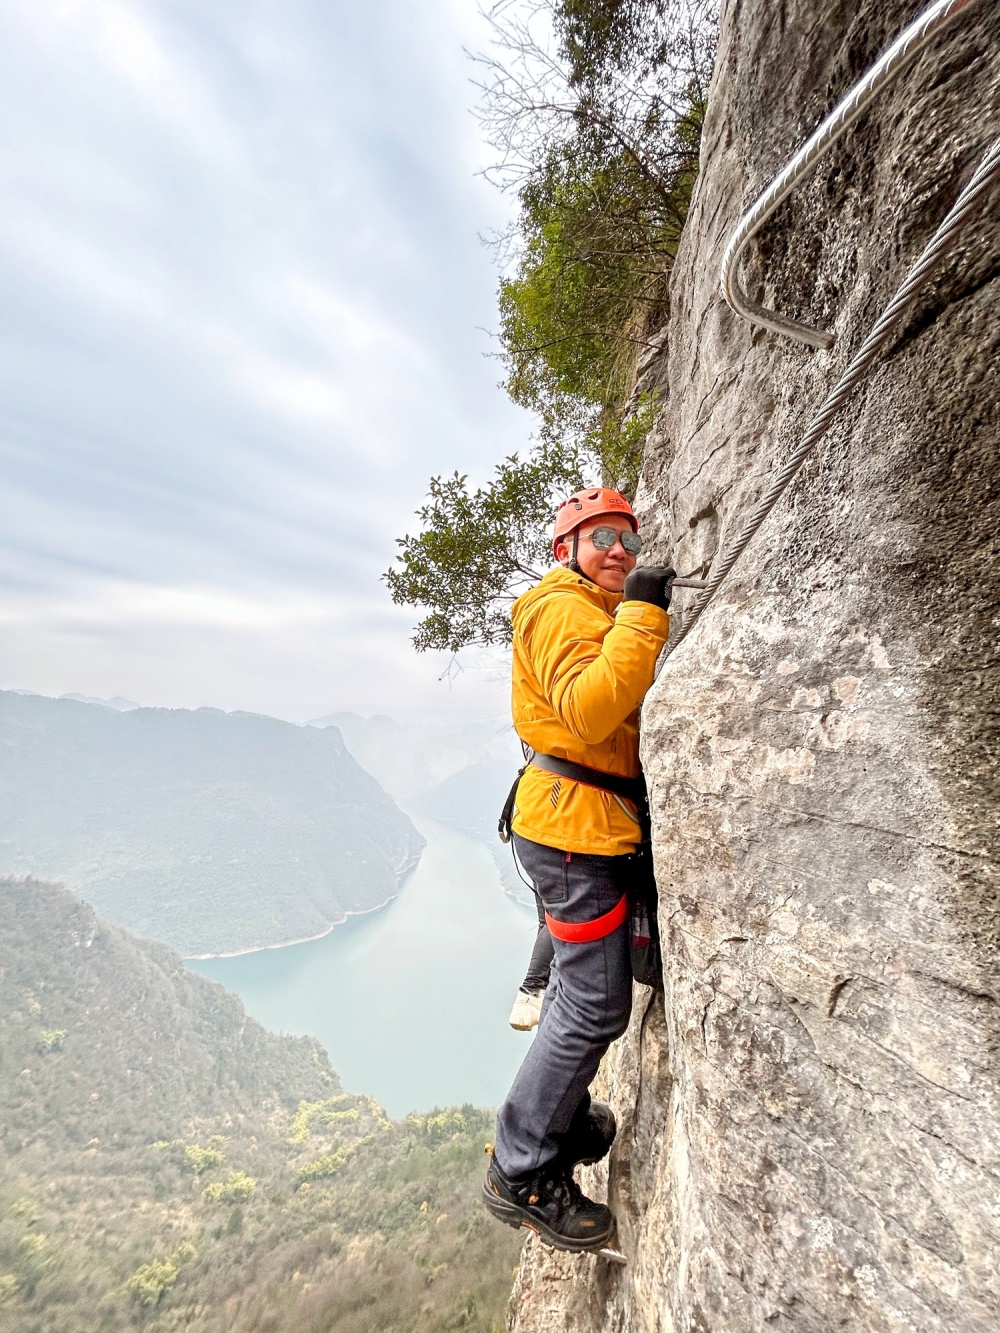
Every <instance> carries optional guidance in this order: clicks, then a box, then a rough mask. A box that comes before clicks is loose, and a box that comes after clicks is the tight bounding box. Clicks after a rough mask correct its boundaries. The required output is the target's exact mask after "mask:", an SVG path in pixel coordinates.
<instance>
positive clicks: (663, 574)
mask: <svg viewBox="0 0 1000 1333" xmlns="http://www.w3.org/2000/svg"><path fill="white" fill-rule="evenodd" d="M676 577H677V570H676V569H668V568H667V566H666V565H641V566H640V567H639V568H638V569H633V570H632V573H631V574H630V575H629V576H628V578H627V579H626V580H625V600H626V602H649V604H650V605H651V606H658V607H659V608H660V609H661V610H662V611H666V610H667V608H668V607H669V606H670V593H671V591H672V589H673V586H674V579H675V578H676Z"/></svg>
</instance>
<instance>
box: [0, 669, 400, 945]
mask: <svg viewBox="0 0 1000 1333" xmlns="http://www.w3.org/2000/svg"><path fill="white" fill-rule="evenodd" d="M0 747H2V753H3V756H4V762H3V764H2V765H0V815H2V818H0V874H8V875H10V874H13V875H25V874H27V875H34V876H37V877H39V878H43V879H51V880H60V881H61V882H63V883H65V884H66V885H67V887H68V888H70V889H72V890H74V891H75V892H77V893H79V894H80V895H81V896H82V897H84V898H85V899H86V900H87V901H88V902H90V903H92V904H93V905H94V907H95V908H96V909H97V910H98V911H99V912H100V913H101V914H102V915H103V916H105V917H106V918H107V919H109V920H111V921H114V922H115V923H116V924H118V925H122V926H126V927H127V928H128V929H129V930H132V931H135V932H136V934H138V935H142V936H145V937H149V938H153V939H160V940H164V941H166V942H167V943H168V944H170V945H172V946H173V947H174V948H176V949H178V950H179V951H180V952H181V953H182V954H185V955H186V956H189V957H192V956H196V955H203V954H212V953H229V952H236V951H238V950H241V949H250V948H260V947H262V946H265V945H271V944H281V943H287V942H288V941H290V940H296V939H303V938H307V937H311V936H314V935H318V934H321V933H322V932H323V931H325V930H327V929H329V927H330V926H331V925H333V924H334V923H336V922H338V921H342V920H343V919H344V916H345V914H346V913H348V912H364V911H370V910H371V909H372V908H375V907H380V906H381V905H382V904H383V903H385V902H387V901H388V900H389V899H390V898H391V897H392V896H393V895H394V894H395V893H396V891H397V889H398V887H399V883H400V880H401V878H402V876H403V875H404V874H405V872H406V871H407V870H408V869H409V868H410V867H411V866H412V865H413V864H414V863H415V861H416V859H417V857H418V856H419V853H420V848H421V847H422V845H423V840H422V839H421V837H420V835H419V834H418V833H417V831H416V830H415V829H414V827H413V825H412V824H411V823H410V820H409V819H408V818H407V816H406V815H405V814H403V812H402V811H401V810H400V809H399V808H398V807H397V806H396V804H395V802H394V801H393V800H392V799H391V797H389V796H387V795H386V793H385V792H384V791H383V790H382V789H381V788H380V787H379V785H378V783H377V782H376V781H375V780H374V778H372V777H370V776H369V774H368V773H366V772H365V771H364V770H363V769H362V768H361V767H360V766H359V765H358V764H357V763H356V762H355V760H354V759H353V758H352V757H351V755H350V754H349V753H348V752H347V750H346V749H345V748H344V745H343V743H342V741H341V739H340V736H339V734H338V732H336V731H335V730H326V731H319V730H317V729H316V728H313V727H296V726H292V725H291V724H290V723H287V722H279V721H278V720H277V719H275V718H269V717H260V716H257V715H254V714H250V713H223V712H221V711H220V710H218V709H214V708H199V709H197V710H196V711H193V712H192V711H189V710H187V709H164V708H138V709H135V710H133V711H131V712H125V713H120V712H116V711H114V710H112V709H110V708H98V707H93V706H92V705H90V704H86V703H77V702H74V701H73V700H69V699H46V698H42V697H41V696H38V695H34V696H24V695H20V694H14V693H10V692H4V691H0Z"/></svg>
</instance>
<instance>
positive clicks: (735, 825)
mask: <svg viewBox="0 0 1000 1333" xmlns="http://www.w3.org/2000/svg"><path fill="white" fill-rule="evenodd" d="M921 8H922V6H921V5H916V4H913V3H899V0H882V2H881V3H875V2H874V0H860V3H859V0H850V3H846V2H845V0H824V3H822V4H821V5H819V6H817V5H816V4H812V3H806V0H785V2H784V3H782V4H775V3H773V0H738V2H737V0H729V3H728V4H727V5H726V6H725V9H724V13H723V23H722V37H721V45H720V51H719V58H718V64H717V69H716V75H715V82H714V86H713V93H712V97H711V103H710V113H709V118H708V122H707V125H706V130H705V136H704V143H703V156H702V167H703V171H702V176H701V179H700V182H699V187H698V191H697V195H696V199H695V202H694V205H693V209H692V214H691V217H690V220H689V223H688V227H687V229H686V233H685V239H684V243H683V246H682V251H681V254H680V255H679V257H678V261H677V264H676V268H675V272H674V277H673V284H672V293H671V311H672V314H671V320H670V323H669V325H668V327H667V329H666V330H665V334H664V343H663V346H664V351H663V354H662V356H661V357H659V358H658V359H657V360H656V361H655V362H653V364H652V365H650V366H649V367H648V368H647V369H646V370H645V375H646V382H647V383H650V382H657V383H658V384H659V385H660V389H661V398H662V401H664V410H663V412H662V414H661V417H660V419H659V421H658V423H657V426H656V428H655V430H654V432H653V433H652V435H651V436H650V439H649V441H648V446H647V455H646V465H645V473H644V481H643V489H642V492H641V495H640V502H641V505H642V510H643V520H644V528H645V530H646V531H647V532H649V533H652V534H655V541H654V543H653V545H654V555H655V556H656V557H658V558H669V559H671V560H672V561H673V563H674V564H675V565H676V567H677V568H678V569H679V570H680V571H682V572H684V573H687V572H688V571H690V570H692V569H694V568H695V567H697V566H698V565H700V564H701V563H702V562H703V561H704V560H705V559H707V558H708V557H710V556H712V554H713V553H714V552H715V550H716V549H717V548H718V546H719V544H720V541H721V543H722V544H723V545H724V544H725V543H726V540H727V534H728V535H732V534H733V533H734V532H735V531H736V530H737V529H738V528H739V526H740V525H741V522H742V520H743V519H744V518H745V517H746V514H747V512H748V510H749V508H750V507H751V505H752V504H753V502H754V501H755V500H756V498H757V497H758V496H759V494H760V492H761V490H762V488H763V486H764V484H765V481H766V478H767V477H768V475H769V473H771V472H772V470H773V469H774V468H775V467H776V466H777V465H778V464H779V463H780V461H781V460H782V459H783V458H784V457H785V456H787V453H788V451H789V450H790V448H791V447H792V446H793V445H794V444H795V442H796V441H797V439H798V438H799V436H800V435H801V433H802V431H803V430H804V429H805V427H806V425H807V424H808V422H809V420H810V417H811V414H812V412H813V411H814V410H815V408H816V407H817V406H818V405H819V403H820V401H821V400H822V398H823V396H824V393H825V392H826V391H827V389H828V388H829V387H830V386H831V385H832V384H833V382H834V381H835V379H836V376H837V374H838V372H839V371H840V369H841V368H842V367H843V366H844V365H845V364H846V361H847V359H848V358H849V356H850V354H851V353H852V352H853V351H854V350H855V349H856V348H857V347H858V345H859V344H860V342H861V341H862V340H863V338H864V336H865V334H866V333H867V331H868V330H869V328H870V327H871V324H872V323H873V322H874V320H875V318H876V316H877V315H878V313H879V312H880V311H881V309H882V308H883V306H884V305H885V304H886V302H887V300H888V299H889V297H890V295H891V294H892V292H893V291H894V290H895V288H896V286H897V285H898V283H899V281H900V280H901V278H902V277H903V275H904V273H905V272H906V270H907V269H908V267H909V265H910V263H911V262H912V260H913V259H914V258H915V257H916V255H917V254H918V253H919V251H920V250H921V249H922V247H923V245H924V243H925V241H926V239H927V238H928V237H929V236H930V234H931V232H932V231H933V230H934V227H935V226H936V225H937V223H938V221H939V220H940V219H941V217H943V215H944V214H945V212H946V211H947V209H948V208H949V207H950V205H951V203H952V202H953V201H954V198H955V196H956V195H957V193H958V191H959V189H960V188H961V186H962V184H963V183H964V181H965V180H966V179H967V178H968V176H969V175H970V174H971V171H972V170H973V168H974V166H975V163H976V162H977V161H978V160H979V157H980V156H981V154H982V152H983V151H984V150H985V148H986V146H987V144H988V143H989V142H990V141H991V140H992V138H993V137H994V136H995V135H996V133H997V130H998V127H1000V44H998V42H997V30H998V21H1000V13H998V10H997V6H996V4H995V3H993V0H987V3H985V4H983V5H981V6H980V7H978V8H974V9H973V10H972V12H971V13H970V14H969V15H968V16H966V17H965V18H964V19H963V20H961V21H960V22H959V24H958V26H957V27H956V28H955V29H953V30H952V32H951V34H950V35H946V36H945V37H944V38H942V39H938V40H937V41H936V42H935V43H934V44H933V45H932V46H931V47H930V48H929V49H928V50H927V51H926V52H925V53H924V55H923V56H922V57H921V58H920V59H919V60H918V61H917V62H916V63H915V64H914V65H913V66H912V67H911V68H910V69H909V70H908V71H907V72H906V73H904V74H903V76H902V77H901V78H900V80H899V81H898V82H897V83H896V84H895V85H894V86H893V88H892V89H891V90H890V92H889V93H888V94H887V95H885V96H883V97H882V98H881V99H880V100H879V101H877V102H876V103H875V104H874V106H873V108H872V109H871V110H870V111H869V112H868V114H867V115H866V116H865V117H864V119H863V120H862V121H860V122H859V124H858V125H857V126H856V127H855V128H854V129H853V130H852V131H850V132H849V133H848V135H847V137H846V138H845V139H844V140H842V142H841V144H840V145H839V146H838V147H837V148H836V149H834V151H833V153H832V154H831V155H830V156H829V157H828V158H827V159H826V160H825V161H824V163H823V164H821V166H820V167H819V169H818V171H817V172H816V174H815V176H814V177H813V178H812V179H811V181H810V182H809V183H808V184H806V185H805V186H804V187H802V188H801V189H800V190H799V191H798V192H797V193H796V194H794V195H793V196H792V198H791V200H790V201H789V202H787V203H786V204H784V205H783V206H782V208H781V210H780V211H779V212H778V214H777V215H776V216H775V218H774V219H773V220H772V222H771V223H770V224H768V226H767V228H766V229H765V231H764V232H763V233H762V235H761V237H760V240H759V242H755V243H754V245H752V246H751V250H750V254H749V262H748V264H747V266H746V286H747V289H748V291H749V292H750V293H751V295H753V296H755V297H760V298H761V299H763V301H764V302H765V304H768V305H770V306H771V307H772V308H776V309H778V310H781V311H782V312H784V313H788V314H790V315H792V316H795V317H797V318H800V319H805V320H807V321H808V322H810V323H813V324H818V325H820V326H823V327H827V328H830V329H832V330H833V331H834V332H835V333H836V334H837V344H836V346H835V347H834V349H833V350H832V351H831V352H828V353H827V352H814V351H812V350H810V349H808V348H805V347H801V346H799V345H797V344H795V343H792V342H790V341H788V340H787V339H784V338H781V337H778V336H776V335H772V334H769V333H766V332H763V331H760V330H755V329H754V328H752V327H751V326H750V325H748V324H746V323H744V322H742V321H740V320H738V319H736V317H735V316H734V315H733V314H732V313H731V312H730V311H729V310H728V309H727V308H726V307H725V306H724V304H723V303H722V301H721V299H720V298H719V296H718V294H717V283H718V272H719V265H720V261H721V256H722V251H723V248H724V245H725V241H726V239H727V237H728V235H729V233H730V231H731V229H732V227H733V226H734V225H735V223H736V221H737V219H738V217H739V215H740V213H741V212H742V210H743V208H744V207H745V206H746V205H747V204H748V203H749V202H750V201H751V200H752V199H753V198H754V197H755V196H756V194H757V193H758V192H759V190H760V189H761V188H763V186H764V185H765V184H766V183H767V181H768V180H769V179H770V178H771V177H772V175H773V174H774V173H775V172H776V171H777V170H778V169H779V168H780V167H781V166H782V165H783V163H784V162H785V161H786V160H787V158H788V157H789V156H790V155H791V153H792V152H793V151H794V149H795V148H796V147H797V146H798V144H799V143H800V142H801V141H802V140H803V139H804V138H805V137H806V135H807V134H808V132H809V131H810V130H811V129H812V128H813V126H814V125H815V124H816V123H818V121H819V120H820V119H821V118H822V116H823V115H824V114H825V113H826V112H827V111H828V110H829V109H830V108H831V107H832V106H833V105H835V104H836V102H837V101H838V100H839V98H840V97H841V96H842V95H843V94H844V93H845V92H846V91H847V89H848V88H849V87H850V86H851V85H852V84H853V83H854V81H855V79H856V78H857V77H858V75H859V74H860V73H861V72H862V71H863V70H864V69H865V68H866V67H867V66H868V65H869V64H870V63H871V62H872V60H873V59H874V58H875V57H876V56H877V55H878V53H879V52H880V51H881V50H882V49H883V48H884V47H885V46H886V45H887V44H888V42H889V41H890V40H891V39H892V37H893V36H894V35H895V34H896V33H897V32H898V31H899V30H900V29H901V28H902V27H903V26H904V24H905V23H906V22H908V21H909V20H910V19H911V18H912V17H914V16H915V15H916V14H917V13H918V12H920V9H921ZM998 218H1000V197H998V192H997V191H994V193H993V194H992V196H991V197H990V198H989V199H988V200H987V201H986V203H985V205H984V206H983V207H982V209H981V211H980V212H979V214H978V215H977V217H976V220H975V221H974V222H973V223H972V225H971V226H970V227H969V228H968V229H967V230H966V231H965V232H964V233H963V236H962V241H961V244H960V246H959V247H958V249H957V251H956V252H955V254H954V255H953V256H952V257H951V258H950V259H949V260H948V261H947V262H946V263H945V264H944V266H943V267H942V268H941V270H940V271H939V272H938V274H937V275H936V277H935V278H934V280H933V281H932V282H931V283H930V285H929V286H928V288H927V289H926V291H925V293H924V294H923V295H922V297H921V299H920V302H919V303H918V307H917V309H916V310H915V311H914V312H913V313H912V314H911V316H910V317H909V319H908V320H907V322H906V325H905V327H904V328H903V330H902V331H901V333H900V336H899V337H898V338H897V339H896V340H895V342H894V343H893V344H892V346H891V347H890V348H889V349H888V352H887V354H886V356H885V358H884V360H883V362H882V363H881V365H880V367H879V369H878V370H877V371H876V373H875V374H874V376H873V377H872V378H871V379H870V380H869V382H868V383H867V384H866V385H865V386H864V387H862V388H861V389H860V390H859V391H858V392H857V393H856V394H855V396H854V398H853V400H852V401H851V403H850V404H849V406H848V408H847V410H846V411H845V412H844V413H843V415H842V416H841V417H840V419H839V421H838V423H837V425H836V426H835V428H834V429H833V431H832V432H831V435H830V436H829V438H828V440H827V442H826V443H825V444H824V445H823V446H821V448H820V450H819V451H818V454H817V455H816V456H815V457H814V459H813V460H812V462H811V463H810V464H808V465H807V467H806V469H805V470H804V472H803V473H802V474H800V476H799V478H798V480H797V481H796V483H795V484H794V486H793V489H792V491H791V492H790V493H789V495H788V496H786V498H785V500H784V501H783V502H782V504H781V505H780V506H779V508H778V509H777V510H776V511H775V513H774V514H773V515H772V516H771V518H770V520H769V522H768V524H767V526H766V527H765V529H764V531H763V532H762V533H761V534H760V535H759V537H758V538H757V539H756V541H755V542H754V544H753V545H752V546H751V548H750V549H749V551H748V552H747V554H746V556H745V557H744V559H743V561H742V562H741V563H740V565H738V566H737V568H736V570H735V571H734V574H733V575H732V576H731V578H730V580H729V582H728V584H727V585H726V587H725V589H724V590H723V593H722V594H721V595H720V596H719V598H718V599H717V600H716V602H715V603H714V604H713V607H712V608H711V609H710V610H709V611H708V613H707V614H706V615H705V616H704V617H703V619H702V621H701V622H700V624H699V625H698V627H697V629H696V630H695V631H694V632H693V634H692V635H691V636H690V638H689V639H688V640H686V641H685V643H684V644H683V645H682V646H681V647H680V648H679V649H678V651H677V652H676V654H674V655H673V656H672V657H671V658H670V659H669V661H668V662H667V663H666V665H665V667H664V669H663V670H662V672H661V674H660V676H659V678H658V681H657V683H656V685H655V686H654V688H653V690H652V692H651V693H650V695H649V697H648V699H647V703H646V706H645V711H644V721H643V725H644V755H643V758H644V764H645V767H646V772H647V775H648V777H649V779H650V785H651V790H652V796H653V802H654V820H655V826H654V829H655V838H656V856H657V871H658V879H659V884H660V893H661V918H662V923H663V928H664V936H665V939H664V944H665V960H666V961H665V987H666V990H665V1012H664V1005H663V1004H662V1003H661V1001H660V1000H659V999H658V998H652V999H651V998H650V993H649V992H648V991H642V992H641V994H640V995H638V996H637V1008H636V1014H635V1016H634V1018H633V1023H632V1027H631V1029H630V1032H629V1033H628V1035H627V1036H626V1037H625V1038H624V1039H623V1041H622V1042H621V1043H619V1047H618V1048H617V1049H616V1050H614V1051H613V1052H612V1053H611V1055H610V1056H609V1059H608V1060H607V1061H606V1063H605V1068H604V1071H603V1077H604V1080H605V1085H606V1087H607V1089H608V1090H609V1091H610V1095H611V1098H612V1100H613V1102H614V1104H615V1107H616V1109H617V1110H618V1112H619V1117H620V1123H621V1132H620V1134H619V1143H618V1144H617V1145H616V1149H615V1152H614V1153H613V1155H612V1159H611V1166H610V1197H611V1199H612V1202H613V1204H614V1206H615V1208H616V1211H617V1215H618V1219H619V1231H620V1244H621V1248H622V1249H623V1250H624V1251H625V1253H626V1255H627V1256H628V1261H629V1262H628V1266H627V1267H626V1268H619V1267H615V1266H612V1265H608V1264H607V1263H606V1262H605V1261H603V1260H595V1259H592V1258H573V1257H565V1256H557V1255H553V1254H552V1252H543V1251H542V1250H541V1249H540V1248H539V1247H537V1246H534V1245H531V1246H529V1247H527V1248H526V1252H525V1259H524V1262H523V1265H522V1271H521V1274H520V1276H519V1279H518V1283H517V1286H516V1288H515V1292H514V1296H513V1298H512V1307H511V1309H512V1315H511V1327H512V1328H515V1329H517V1330H519V1333H534V1331H535V1330H538V1331H539V1333H541V1330H543V1329H544V1330H545V1333H557V1330H567V1331H568V1330H572V1331H573V1333H589V1331H590V1330H595V1331H596V1330H615V1333H626V1331H627V1333H653V1331H654V1330H655V1331H656V1333H668V1331H670V1333H674V1331H675V1330H676V1331H677V1333H680V1331H681V1330H685V1331H688V1330H691V1331H694V1330H698V1333H743V1331H744V1330H747V1331H749V1330H761V1329H771V1328H774V1329H788V1330H796V1333H799V1331H801V1333H806V1330H808V1331H809V1333H813V1330H815V1333H821V1331H822V1333H829V1330H831V1329H845V1330H851V1333H857V1331H859V1330H871V1333H876V1330H877V1331H878V1333H897V1331H898V1333H904V1330H905V1331H906V1333H937V1331H938V1330H940V1333H987V1330H995V1329H996V1328H997V1327H1000V1275H998V1268H997V1263H996V1256H997V1254H998V1252H1000V1095H998V1082H1000V972H998V964H1000V947H998V930H1000V926H998V906H1000V901H998V899H1000V886H998V883H997V869H996V867H997V859H996V853H997V850H998V846H997V844H998V830H997V811H998V800H997V798H998V794H1000V792H998V787H1000V783H998V774H997V754H998V722H997V719H998V700H1000V682H998V670H1000V659H998V651H997V625H998V616H997V596H996V589H997V574H998V572H1000V570H998V566H1000V542H998V540H997V531H998V519H1000V504H998V490H1000V463H998V452H997V451H998V443H997V442H998V439H1000V381H998V378H997V358H998V352H1000V222H998ZM687 595H688V596H690V595H691V594H687ZM678 600H680V599H678ZM591 1183H592V1184H594V1181H593V1180H591ZM595 1187H596V1188H597V1189H598V1190H599V1189H600V1188H601V1182H600V1181H599V1180H598V1181H597V1182H596V1186H595Z"/></svg>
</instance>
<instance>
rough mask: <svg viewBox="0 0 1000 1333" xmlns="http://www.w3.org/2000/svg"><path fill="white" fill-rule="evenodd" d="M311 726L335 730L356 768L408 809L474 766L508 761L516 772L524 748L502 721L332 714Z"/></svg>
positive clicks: (500, 719)
mask: <svg viewBox="0 0 1000 1333" xmlns="http://www.w3.org/2000/svg"><path fill="white" fill-rule="evenodd" d="M308 725H309V726H310V727H318V728H328V727H336V728H337V730H338V731H339V732H340V733H341V735H342V736H343V738H344V744H345V745H346V746H347V748H348V750H350V752H351V754H352V755H353V756H354V758H355V759H356V760H357V761H358V763H359V764H361V765H362V767H363V768H365V769H366V770H367V771H368V772H369V773H371V774H373V775H374V776H375V777H376V778H377V779H378V781H379V782H380V783H381V784H382V786H383V787H384V788H385V790H386V791H387V792H389V793H390V795H392V796H393V797H395V799H396V800H397V801H399V802H400V803H401V804H402V805H404V806H406V805H408V804H409V803H410V802H411V800H412V799H413V798H415V797H422V796H423V795H424V793H426V792H427V791H429V790H430V789H431V788H432V787H436V786H437V784H438V783H439V782H444V781H445V780H446V779H448V778H450V777H451V776H452V775H453V774H455V773H458V772H459V771H460V770H461V769H464V768H467V767H468V766H469V765H470V764H480V763H490V762H492V761H494V760H501V759H504V760H506V759H509V760H510V762H511V763H513V764H514V772H517V767H518V762H516V757H517V755H519V754H520V745H519V743H518V740H517V737H516V736H515V735H514V731H513V728H512V727H511V725H510V722H509V721H508V720H506V719H503V718H476V717H473V718H465V717H462V716H458V717H455V718H449V719H444V718H442V719H441V720H440V721H437V722H399V721H397V720H396V719H395V718H393V717H387V716H386V715H385V714H382V713H375V714H374V715H373V716H371V717H362V716H361V715H360V714H358V713H329V714H327V716H326V717H319V718H314V719H313V720H312V721H311V722H309V723H308Z"/></svg>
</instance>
